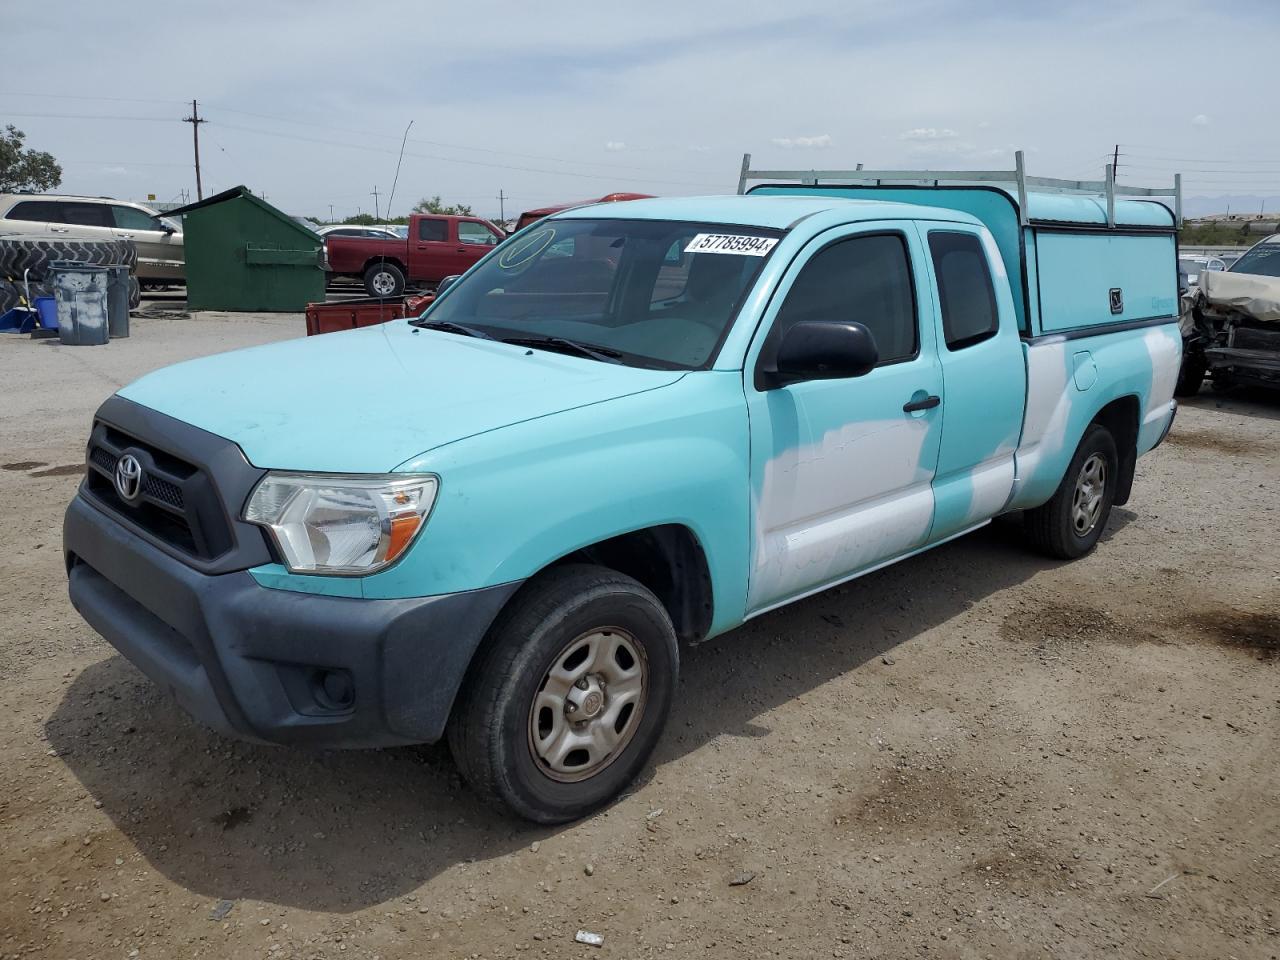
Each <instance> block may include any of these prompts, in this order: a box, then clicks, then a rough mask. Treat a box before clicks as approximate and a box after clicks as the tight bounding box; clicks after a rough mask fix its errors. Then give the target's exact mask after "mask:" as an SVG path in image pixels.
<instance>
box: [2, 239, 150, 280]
mask: <svg viewBox="0 0 1280 960" xmlns="http://www.w3.org/2000/svg"><path fill="white" fill-rule="evenodd" d="M58 260H70V261H74V262H76V263H88V264H92V265H94V266H102V265H105V264H113V263H122V264H126V265H127V266H128V267H129V271H130V272H131V273H132V272H134V271H136V270H137V267H138V247H137V244H135V243H134V242H133V241H132V240H75V239H67V238H63V237H46V236H39V235H30V236H12V237H0V274H2V275H4V276H8V277H12V278H14V279H16V280H21V279H22V276H23V274H24V273H28V272H29V275H30V277H31V279H33V280H45V279H47V278H48V273H49V265H50V264H52V263H54V262H55V261H58Z"/></svg>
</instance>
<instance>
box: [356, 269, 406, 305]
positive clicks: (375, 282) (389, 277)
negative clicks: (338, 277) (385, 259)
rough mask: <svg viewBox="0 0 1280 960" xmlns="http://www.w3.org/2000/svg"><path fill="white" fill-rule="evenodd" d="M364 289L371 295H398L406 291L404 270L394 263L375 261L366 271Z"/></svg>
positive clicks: (384, 296)
mask: <svg viewBox="0 0 1280 960" xmlns="http://www.w3.org/2000/svg"><path fill="white" fill-rule="evenodd" d="M364 289H365V292H366V293H368V294H369V296H371V297H383V298H386V297H398V296H400V295H401V294H402V293H404V271H402V270H401V269H400V268H399V267H397V266H396V265H395V264H394V263H375V264H373V265H371V266H370V267H369V269H368V270H366V271H365V272H364Z"/></svg>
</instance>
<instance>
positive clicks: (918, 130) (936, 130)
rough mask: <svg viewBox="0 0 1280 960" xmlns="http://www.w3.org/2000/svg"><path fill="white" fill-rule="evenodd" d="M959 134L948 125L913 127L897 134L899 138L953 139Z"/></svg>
mask: <svg viewBox="0 0 1280 960" xmlns="http://www.w3.org/2000/svg"><path fill="white" fill-rule="evenodd" d="M958 136H960V134H958V133H956V132H955V131H954V130H952V129H950V128H949V127H915V128H913V129H911V130H908V131H907V132H906V133H903V134H899V136H898V139H899V140H954V139H955V138H956V137H958Z"/></svg>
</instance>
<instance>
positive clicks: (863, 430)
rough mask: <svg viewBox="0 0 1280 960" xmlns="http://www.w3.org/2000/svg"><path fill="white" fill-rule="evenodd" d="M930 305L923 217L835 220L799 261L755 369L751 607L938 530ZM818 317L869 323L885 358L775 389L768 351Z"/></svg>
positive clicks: (750, 373)
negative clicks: (845, 373) (766, 367)
mask: <svg viewBox="0 0 1280 960" xmlns="http://www.w3.org/2000/svg"><path fill="white" fill-rule="evenodd" d="M692 269H696V265H695V266H694V267H692V268H691V270H692ZM932 313H933V305H932V299H931V296H930V294H929V288H928V274H927V272H926V269H925V265H924V251H923V248H922V246H921V241H920V237H919V234H918V233H917V232H916V229H915V226H914V225H913V224H911V223H897V222H884V223H877V224H874V225H871V224H863V225H859V226H857V227H842V228H838V229H835V230H831V231H827V232H825V233H824V234H822V235H821V236H819V237H817V238H815V239H814V240H813V241H811V242H810V244H809V245H808V246H807V247H806V248H805V250H804V251H803V252H802V253H801V254H800V255H799V256H798V257H797V258H796V259H795V261H794V262H793V263H792V264H791V266H790V267H789V268H788V270H787V273H786V275H785V276H784V277H783V279H782V282H781V283H780V284H779V286H778V290H777V292H776V293H775V294H774V297H773V301H772V302H771V303H770V306H769V309H768V311H767V312H766V314H765V317H764V320H763V322H762V323H761V326H760V331H759V332H758V333H757V335H756V341H755V343H753V345H752V348H751V350H750V351H749V353H748V356H747V364H746V370H745V372H744V379H745V383H744V387H745V390H746V394H747V411H748V415H749V418H750V430H751V471H752V478H751V480H752V488H753V494H754V496H753V501H754V504H755V514H754V517H753V544H752V568H751V577H750V586H749V589H748V600H747V607H748V613H759V612H761V611H763V610H766V609H769V608H771V607H774V606H778V605H780V604H782V603H786V602H787V601H789V600H794V599H796V598H798V597H801V596H804V595H806V594H808V593H813V592H816V591H817V590H821V589H823V588H824V587H827V586H830V585H831V584H833V583H837V582H839V581H841V580H844V579H847V578H849V577H851V576H854V575H856V574H858V573H860V572H863V571H866V570H868V569H870V568H872V567H874V566H876V565H877V564H880V563H883V562H885V561H887V560H891V559H894V558H895V557H898V556H901V555H903V554H905V553H909V552H910V551H912V550H914V549H916V548H918V547H920V546H923V545H924V543H925V542H926V540H927V537H928V535H929V529H930V526H931V525H932V523H933V489H932V481H933V475H934V468H935V465H936V463H937V459H938V442H939V438H940V433H941V431H940V429H939V426H940V420H939V418H938V408H937V404H938V403H939V401H940V397H941V393H942V372H941V369H940V367H939V365H938V357H937V349H936V345H935V343H934V324H933V322H932ZM922 317H923V318H924V321H925V322H923V323H922V322H921V321H922ZM811 320H834V321H844V322H849V321H857V322H859V323H862V324H864V325H866V326H867V328H868V329H869V330H870V331H871V333H872V335H873V336H874V337H875V340H876V344H877V347H878V349H879V353H880V362H879V364H878V365H877V366H876V368H875V369H873V370H872V371H871V372H869V373H867V374H865V375H864V376H861V377H854V378H848V379H839V380H810V381H805V382H801V383H792V384H789V385H787V386H783V387H773V388H768V387H767V385H766V382H764V381H761V380H760V379H759V378H757V377H756V375H755V373H756V370H757V369H758V367H759V366H760V364H761V357H762V355H763V357H764V358H765V361H766V362H767V361H768V358H769V356H770V351H771V350H772V349H775V348H776V343H777V342H778V340H779V339H780V337H781V335H782V334H783V333H784V332H785V330H786V329H787V328H788V327H789V326H791V325H792V324H794V323H798V322H801V321H811ZM904 407H907V409H904Z"/></svg>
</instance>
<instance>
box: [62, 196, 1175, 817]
mask: <svg viewBox="0 0 1280 960" xmlns="http://www.w3.org/2000/svg"><path fill="white" fill-rule="evenodd" d="M864 177H870V175H864V174H862V173H861V172H859V173H858V174H857V175H856V176H855V175H853V174H850V175H849V178H848V182H846V183H837V184H828V185H821V184H815V183H813V182H798V183H790V182H774V183H772V184H769V185H763V186H761V187H758V188H756V189H755V190H753V191H752V192H751V193H750V194H749V195H745V196H726V197H709V198H680V199H652V200H635V201H632V202H629V203H626V204H613V205H608V206H603V205H602V206H596V207H584V208H577V209H572V210H567V211H565V212H563V213H560V214H557V215H555V216H553V217H551V218H549V219H546V220H543V221H540V222H539V223H536V224H534V225H532V226H530V227H528V228H526V229H525V230H523V231H521V232H520V233H518V234H516V235H515V236H513V237H511V238H510V239H508V240H507V241H505V242H504V243H502V244H501V245H499V246H497V247H496V248H495V249H494V250H493V251H492V252H490V253H489V254H488V255H487V256H486V257H485V258H484V259H483V260H481V261H480V262H479V263H477V264H476V265H475V266H473V267H472V268H471V269H470V270H468V272H467V273H466V274H465V275H464V276H463V277H462V278H461V279H460V280H458V281H456V282H454V283H453V284H452V285H450V286H449V287H448V289H447V290H446V291H445V292H444V293H443V294H442V295H441V296H440V297H439V298H438V299H437V300H436V301H435V302H434V303H433V304H432V305H431V306H430V307H429V308H428V309H427V310H426V311H425V312H424V314H423V315H422V316H420V317H417V318H413V319H408V320H399V321H394V322H391V323H388V324H384V325H382V326H379V327H373V328H366V329H362V330H356V331H352V332H349V333H340V334H333V335H329V336H324V337H313V338H309V339H305V340H302V339H299V340H294V341H289V342H286V343H280V344H275V345H270V346H265V347H257V348H254V349H250V350H243V351H238V352H233V353H226V354H222V355H218V356H213V357H208V358H204V359H200V360H194V361H191V362H187V363H182V364H178V365H176V366H172V367H168V368H165V369H162V370H159V371H157V372H155V373H152V374H149V375H148V376H145V377H143V378H142V379H140V380H138V381H136V382H135V383H132V384H130V385H128V386H126V387H124V388H123V389H121V390H120V391H119V392H118V393H117V394H116V395H114V396H112V397H111V398H109V399H108V400H107V401H106V402H105V403H104V404H103V405H102V407H101V408H100V409H99V411H98V413H97V414H96V417H95V420H94V423H93V425H92V432H91V435H90V439H89V442H88V449H87V463H86V475H85V477H84V480H83V482H82V484H81V486H80V489H79V492H78V494H77V496H76V497H75V499H74V500H73V501H72V503H71V505H70V507H69V508H68V510H67V514H66V519H65V526H64V544H65V555H66V563H67V569H68V572H69V578H70V593H71V599H72V601H73V602H74V604H75V606H76V608H77V609H78V610H79V611H80V613H81V614H82V615H83V617H84V618H85V620H87V621H88V623H89V624H90V625H92V626H93V628H94V629H96V630H97V631H98V632H99V633H101V634H102V635H103V636H104V637H106V639H107V640H109V641H110V642H111V643H112V644H113V645H114V646H115V647H117V648H118V649H119V650H120V651H121V652H122V653H123V654H124V655H125V656H126V657H127V658H128V659H129V660H131V661H132V662H133V663H134V664H136V665H137V666H138V667H139V668H140V669H141V670H142V671H143V672H144V673H145V674H146V675H147V676H149V677H150V678H151V679H152V680H153V681H155V682H156V683H157V684H159V685H160V686H161V687H163V688H164V689H166V690H167V691H169V692H171V693H172V695H173V696H174V697H175V698H176V700H177V701H178V703H179V704H181V706H182V707H183V708H185V709H186V710H187V711H188V712H189V713H190V714H191V715H192V716H194V717H195V718H197V719H198V720H199V721H201V722H203V723H205V724H207V725H209V726H211V727H213V728H215V729H217V730H219V731H222V732H224V733H226V734H228V735H232V736H236V737H241V738H246V739H250V740H254V741H259V742H269V743H279V744H296V745H309V746H315V747H374V746H392V745H398V744H412V743H422V742H431V741H435V740H438V739H440V738H441V737H446V738H447V739H448V742H449V745H450V747H451V749H452V752H453V754H454V756H455V757H456V760H457V763H458V765H459V767H460V769H461V771H462V772H463V774H464V775H465V777H466V778H467V780H468V781H469V782H470V783H471V784H472V785H473V787H474V788H475V789H476V791H477V792H478V793H479V794H481V795H483V796H485V797H486V798H488V799H492V800H496V801H499V802H501V803H502V804H505V805H506V806H507V807H508V808H510V809H511V810H513V811H515V812H516V813H518V814H519V815H521V816H523V817H526V818H529V819H531V820H534V821H539V822H543V823H554V822H562V821H566V820H570V819H573V818H576V817H580V816H582V815H584V814H586V813H588V812H589V811H591V810H593V809H596V808H598V807H600V806H601V805H603V804H605V803H607V802H608V801H609V800H610V799H612V798H613V797H615V796H617V795H618V793H619V792H620V791H622V790H623V788H624V787H625V786H626V785H627V783H628V782H629V781H630V780H632V778H633V777H635V776H636V774H637V773H638V771H639V770H640V769H641V768H642V767H643V765H644V764H645V763H646V762H647V759H648V757H649V755H650V752H651V751H652V749H653V747H654V745H655V743H656V741H657V740H658V738H659V737H660V735H661V732H662V729H663V725H664V723H665V721H666V719H667V716H668V713H669V711H670V708H671V703H672V697H673V695H674V693H675V690H676V679H677V673H678V669H679V663H680V649H681V645H682V644H683V643H689V642H696V641H701V640H705V639H707V638H710V637H714V636H716V635H718V634H722V633H725V632H726V631H729V630H732V629H733V628H734V627H736V626H738V625H740V624H742V623H743V622H744V621H746V620H748V619H749V618H751V617H755V616H758V615H759V614H761V613H764V612H765V611H768V610H772V609H774V608H776V607H779V606H781V605H783V604H786V603H790V602H792V601H794V600H797V599H800V598H802V597H805V596H808V595H810V594H813V593H816V592H818V591H820V590H824V589H826V588H828V587H830V586H832V585H833V584H838V583H841V582H842V581H846V580H849V579H851V578H853V577H857V576H859V575H861V574H864V573H866V572H868V571H870V570H873V569H876V568H878V567H882V566H884V565H886V564H889V563H892V562H894V561H896V560H899V559H902V558H903V557H907V556H910V555H912V554H914V553H917V552H919V551H921V550H925V549H927V548H929V547H931V546H935V545H937V544H939V543H943V542H945V541H947V540H950V539H952V538H954V537H958V536H961V535H962V534H965V533H967V532H968V531H971V530H974V529H975V528H977V527H980V526H982V525H983V524H985V523H987V522H988V521H990V520H991V519H992V518H993V517H995V516H997V515H999V514H1003V513H1009V512H1014V511H1020V512H1024V513H1025V526H1026V530H1027V533H1028V536H1029V539H1030V541H1031V543H1032V544H1033V545H1034V546H1036V547H1038V548H1039V549H1041V550H1043V551H1046V552H1048V553H1049V554H1050V555H1052V556H1055V557H1059V558H1063V559H1071V558H1075V557H1079V556H1081V555H1083V554H1086V553H1087V552H1088V551H1090V550H1091V549H1092V548H1093V547H1094V545H1095V544H1096V543H1097V541H1098V537H1099V535H1100V534H1101V532H1102V530H1103V527H1104V526H1105V524H1106V523H1107V516H1108V512H1109V511H1110V510H1111V508H1112V506H1113V505H1114V504H1119V503H1124V502H1125V501H1126V499H1127V498H1128V497H1129V493H1130V488H1131V485H1132V482H1133V477H1134V468H1135V463H1136V460H1137V458H1138V457H1139V456H1140V455H1142V454H1144V453H1146V452H1147V451H1149V450H1151V449H1152V448H1153V447H1155V446H1156V445H1157V444H1158V443H1160V441H1161V440H1162V439H1163V438H1164V436H1165V435H1166V433H1167V432H1168V430H1169V427H1170V424H1171V422H1172V420H1173V417H1174V412H1175V405H1174V402H1173V400H1172V394H1173V387H1174V383H1175V380H1176V378H1177V374H1178V365H1179V359H1180V350H1181V340H1180V337H1179V332H1178V325H1177V258H1176V242H1175V235H1174V226H1175V219H1176V217H1175V214H1174V213H1173V212H1172V211H1171V210H1170V209H1169V208H1168V207H1166V206H1165V205H1163V204H1161V203H1156V202H1150V201H1146V200H1126V199H1117V198H1115V197H1114V196H1113V195H1111V194H1110V189H1111V186H1112V185H1111V183H1110V182H1109V181H1108V183H1106V184H1105V185H1104V186H1105V187H1106V188H1107V193H1108V195H1107V196H1106V197H1105V198H1104V197H1102V196H1101V195H1099V196H1098V197H1094V196H1086V195H1077V194H1072V193H1066V192H1058V193H1050V192H1036V191H1035V190H1031V191H1028V190H1027V189H1026V182H1025V179H1024V178H1022V177H1021V176H1019V178H1018V182H1017V183H1016V184H1013V185H1006V186H990V185H983V184H969V185H956V186H947V185H945V184H939V185H933V184H930V185H928V186H922V185H919V184H916V185H910V184H902V185H898V186H893V185H892V184H888V183H885V182H883V181H877V182H868V180H866V179H859V178H864ZM773 179H774V180H775V181H781V180H783V179H784V178H783V177H782V176H780V175H775V176H774V177H773ZM797 179H800V178H797ZM804 179H805V180H806V181H807V180H810V179H811V178H810V175H809V174H805V177H804ZM1081 189H1087V185H1086V187H1083V188H1081ZM722 642H732V639H731V638H726V639H725V640H724V641H722Z"/></svg>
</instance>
